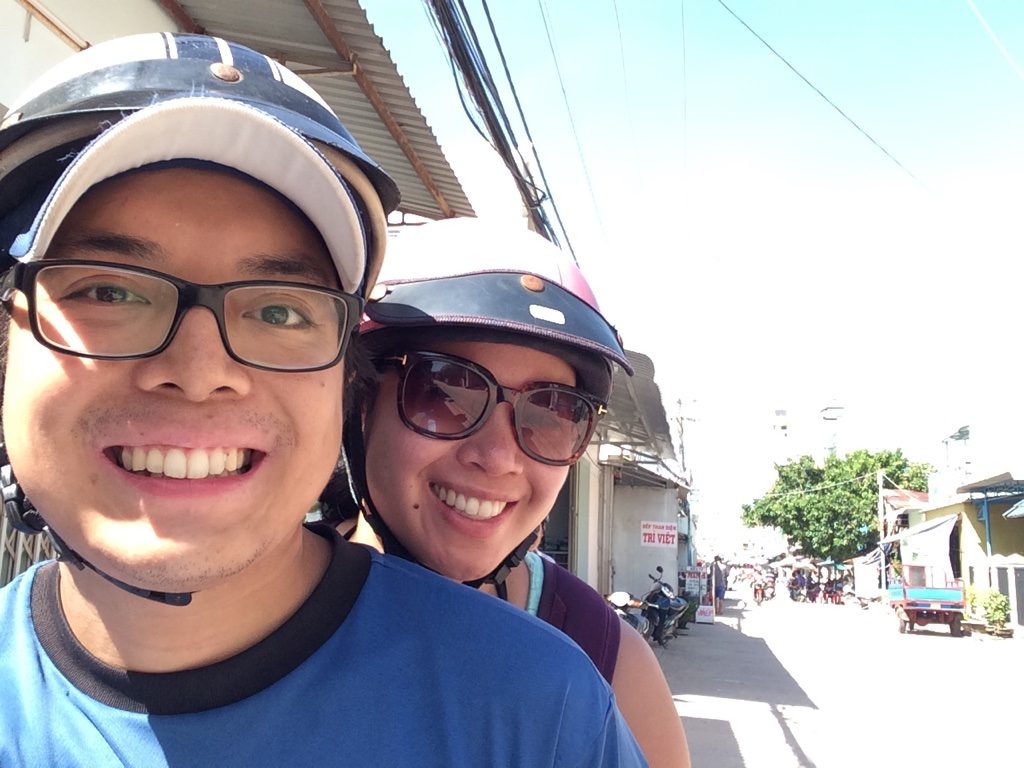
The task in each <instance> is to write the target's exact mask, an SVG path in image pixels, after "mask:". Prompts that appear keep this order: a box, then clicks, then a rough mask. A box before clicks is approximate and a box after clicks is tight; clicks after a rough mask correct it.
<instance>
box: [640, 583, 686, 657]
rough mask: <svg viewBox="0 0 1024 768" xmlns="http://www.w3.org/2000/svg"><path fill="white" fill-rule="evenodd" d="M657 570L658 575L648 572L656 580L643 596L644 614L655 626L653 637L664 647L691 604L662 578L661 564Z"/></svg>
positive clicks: (673, 634)
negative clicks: (677, 594)
mask: <svg viewBox="0 0 1024 768" xmlns="http://www.w3.org/2000/svg"><path fill="white" fill-rule="evenodd" d="M655 570H657V571H658V575H657V576H652V575H651V574H647V575H648V577H649V578H650V579H651V581H653V582H654V587H653V589H651V591H650V592H648V593H647V594H646V595H645V596H644V598H643V600H644V603H646V607H645V608H644V615H645V616H646V617H647V618H648V620H649V621H650V622H651V625H652V627H653V631H652V633H651V637H652V638H653V639H654V640H655V641H656V642H657V643H658V644H659V645H661V646H662V647H664V646H665V645H666V644H667V643H668V641H669V639H670V638H672V637H674V636H675V633H676V629H677V628H678V625H679V622H680V620H681V619H682V617H683V615H684V614H685V613H686V611H687V609H688V608H689V607H690V604H689V602H687V600H686V599H684V598H682V597H677V596H676V593H675V591H674V590H673V589H672V587H670V586H669V585H668V584H666V583H665V582H664V581H663V580H662V578H661V577H662V575H663V574H664V572H665V571H664V569H663V568H662V567H661V566H660V565H659V566H658V567H657V568H656V569H655Z"/></svg>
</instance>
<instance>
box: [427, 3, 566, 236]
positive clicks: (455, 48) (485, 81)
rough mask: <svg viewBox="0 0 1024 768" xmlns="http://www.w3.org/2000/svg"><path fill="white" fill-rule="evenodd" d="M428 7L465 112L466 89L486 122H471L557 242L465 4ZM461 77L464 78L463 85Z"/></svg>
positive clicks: (539, 225) (537, 224)
mask: <svg viewBox="0 0 1024 768" xmlns="http://www.w3.org/2000/svg"><path fill="white" fill-rule="evenodd" d="M425 3H426V4H427V6H428V8H429V9H430V11H431V12H432V14H433V16H434V19H435V23H436V28H437V30H438V31H439V33H440V34H441V36H442V38H443V40H444V43H445V46H446V48H447V49H448V56H449V58H450V60H451V62H452V72H453V74H456V73H457V75H456V87H457V88H459V89H460V93H459V95H460V98H462V99H463V108H464V109H465V110H466V112H467V115H468V114H469V109H468V105H467V103H466V100H465V99H464V98H463V94H462V91H461V89H462V88H463V87H464V88H465V90H466V91H467V92H468V95H469V96H470V97H471V98H472V101H473V103H474V105H475V106H476V109H477V111H478V113H479V115H480V117H481V118H482V120H483V127H481V126H480V125H478V124H477V123H476V121H475V120H474V119H473V117H472V116H471V115H470V122H471V123H473V125H474V126H475V127H476V128H477V130H478V131H479V132H480V133H481V135H483V136H484V138H485V139H486V140H489V141H490V143H491V145H492V146H493V147H494V148H495V151H496V152H497V153H498V156H499V157H501V159H502V160H503V161H504V163H505V166H506V167H507V168H508V170H509V172H510V173H511V174H512V179H513V181H514V182H515V184H516V187H517V188H518V189H519V194H520V197H521V199H522V200H523V203H524V205H525V206H526V210H527V215H528V216H529V217H530V220H531V222H532V224H533V227H534V229H536V230H537V232H539V233H540V234H542V235H544V236H545V237H547V238H548V239H550V240H552V241H555V242H557V238H556V237H555V235H554V231H553V230H552V227H551V223H550V222H549V221H548V219H547V214H546V213H545V211H544V209H543V208H542V203H543V195H544V192H543V190H541V189H540V188H539V187H538V186H537V185H536V183H535V182H534V180H533V177H532V175H531V173H530V169H529V168H528V167H526V165H525V163H523V160H522V156H521V155H520V154H519V151H518V148H517V143H516V139H515V135H514V133H513V131H512V126H511V124H510V122H509V119H508V115H507V114H506V113H505V109H504V107H503V105H502V103H501V98H500V95H499V93H498V90H497V87H496V86H495V84H494V79H493V78H492V77H491V73H490V70H489V68H488V66H487V61H486V58H485V57H484V54H483V51H482V50H481V48H480V43H479V40H478V39H477V35H476V31H475V30H474V29H473V23H472V20H471V19H470V17H469V13H468V11H467V10H466V7H465V4H464V3H463V2H462V0H425ZM458 75H461V83H460V81H459V78H458ZM485 131H486V132H485Z"/></svg>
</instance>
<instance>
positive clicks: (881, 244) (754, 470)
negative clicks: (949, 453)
mask: <svg viewBox="0 0 1024 768" xmlns="http://www.w3.org/2000/svg"><path fill="white" fill-rule="evenodd" d="M490 5H491V11H492V14H493V16H494V20H495V24H496V27H497V30H498V33H499V36H500V38H501V41H502V44H503V46H504V49H505V53H506V56H507V57H508V60H509V66H510V68H511V71H512V75H513V78H514V81H515V84H516V87H517V90H518V93H519V96H520V99H521V100H522V102H523V107H524V111H525V113H526V117H527V120H528V122H529V126H530V129H531V132H532V134H533V138H534V142H535V145H536V147H537V150H538V152H539V154H540V158H541V161H542V163H543V165H544V170H545V172H546V174H547V177H548V180H549V182H550V188H551V192H552V193H553V195H554V197H555V200H556V202H557V204H558V206H559V210H560V212H561V214H562V217H563V219H564V221H565V223H566V228H567V230H568V234H569V238H570V240H571V241H572V243H573V245H574V247H575V252H576V254H577V257H578V259H579V261H580V264H581V266H582V267H583V268H584V270H585V271H586V272H587V274H588V276H589V277H590V279H591V280H592V282H593V284H594V288H595V291H596V292H597V294H598V297H599V299H600V300H601V303H602V307H603V309H604V310H605V312H606V314H607V315H608V316H609V317H610V318H611V319H612V321H613V322H614V323H615V324H616V325H618V326H619V328H620V329H621V330H622V332H623V336H624V338H625V340H626V344H627V346H628V347H630V348H632V349H636V350H638V351H641V352H644V353H645V354H648V355H649V356H651V357H652V359H653V360H654V363H655V366H656V369H657V376H656V379H657V381H658V383H659V385H660V386H661V388H662V391H663V394H664V399H665V405H666V408H667V410H668V413H669V416H670V417H673V416H675V413H676V406H675V402H676V400H677V399H678V400H682V401H683V403H684V412H685V414H686V415H687V416H688V417H689V418H692V419H694V421H692V422H687V423H688V428H689V430H690V433H689V434H690V439H691V443H690V444H688V446H687V457H688V459H689V460H690V463H691V465H692V468H693V470H694V472H695V483H696V486H697V490H698V493H697V495H696V497H695V499H696V501H697V502H698V503H699V504H701V505H703V510H702V511H707V512H712V511H721V512H723V513H724V514H725V515H726V516H732V515H735V513H736V512H737V510H738V505H739V503H741V502H744V501H749V500H750V498H751V497H752V496H754V495H757V494H759V493H761V492H763V491H764V490H766V484H768V483H770V482H771V479H772V472H771V462H772V459H773V458H777V457H778V452H779V450H780V448H779V446H778V444H777V442H773V436H772V430H771V425H772V422H773V419H774V410H775V409H778V408H784V409H786V410H787V411H788V412H789V419H790V422H791V423H790V431H791V436H792V438H793V441H794V444H795V445H796V446H797V447H799V448H804V447H806V448H807V449H808V450H814V449H815V448H818V449H820V447H821V446H822V445H823V442H824V440H825V437H824V436H823V435H824V429H823V425H822V424H821V423H820V419H819V417H818V413H819V411H820V409H821V408H823V407H825V406H826V405H830V404H840V405H843V406H844V408H845V411H844V417H843V420H842V421H841V422H840V425H839V427H838V429H839V436H838V440H839V444H840V448H841V449H850V448H856V447H867V448H870V449H873V450H877V449H880V448H885V447H888V448H896V447H902V448H903V449H904V451H905V452H906V453H908V454H909V455H910V456H911V458H912V459H915V460H927V461H933V462H938V461H940V460H941V459H942V454H941V451H942V444H941V439H942V437H944V436H946V435H948V434H949V433H950V432H952V431H955V430H956V428H957V427H958V426H960V425H961V424H964V423H970V422H972V421H973V422H975V423H978V422H979V421H980V420H983V419H985V418H989V419H995V418H997V417H998V418H1002V416H1005V417H1006V419H1005V420H1008V421H1009V422H1013V420H1014V419H1019V418H1020V408H1019V407H1018V406H1017V404H1016V403H1015V402H1014V401H1012V400H1011V398H1012V397H1014V396H1015V395H1016V393H1015V391H1014V389H1015V387H1014V385H1013V380H1014V379H1016V378H1017V377H1018V376H1019V371H1020V368H1021V365H1020V363H1019V362H1018V361H1017V353H1016V350H1017V348H1018V347H1019V344H1020V340H1021V337H1020V333H1019V330H1018V329H1019V328H1020V327H1021V321H1020V320H1019V310H1018V309H1017V307H1018V305H1019V302H1020V299H1019V297H1018V296H1017V293H1018V291H1019V287H1020V284H1021V277H1022V275H1024V269H1022V267H1021V258H1020V256H1021V226H1020V219H1021V216H1020V210H1021V207H1022V206H1021V199H1022V194H1021V192H1022V189H1021V187H1022V180H1024V3H1022V2H1020V1H1019V0H974V2H973V4H972V3H971V2H967V1H966V0H963V1H961V0H916V1H913V0H910V1H901V2H891V0H860V1H859V2H852V1H848V0H830V1H829V2H817V1H812V0H803V1H802V2H800V1H797V0H786V1H783V0H772V1H771V2H768V1H767V0H757V1H755V0H726V5H728V7H729V8H731V9H732V10H733V11H734V12H735V13H736V14H737V15H738V16H740V17H741V18H743V20H744V21H746V22H747V24H749V25H750V26H751V27H752V28H753V29H754V30H755V31H756V32H757V33H758V34H759V35H760V36H761V37H763V38H764V39H765V40H766V41H767V42H768V43H769V44H770V45H771V46H772V47H773V48H774V49H775V50H776V51H778V53H779V54H781V55H782V56H783V57H785V59H786V60H787V61H788V62H789V63H790V64H792V66H793V67H795V68H796V69H797V70H799V72H800V73H801V74H803V75H804V76H805V77H806V78H807V79H808V80H810V81H811V82H812V83H813V84H814V85H815V86H816V87H817V88H818V89H820V90H821V91H822V92H823V93H824V94H825V95H826V96H827V97H828V98H829V99H831V100H832V102H834V103H835V104H836V105H837V106H838V107H839V108H840V109H842V110H843V111H844V112H845V113H846V114H847V115H848V116H849V117H850V118H851V119H852V120H853V121H855V122H856V123H857V124H858V125H859V126H860V128H862V129H863V131H865V132H866V133H868V134H870V136H871V137H872V138H873V139H874V140H875V141H876V142H877V143H878V144H880V145H881V146H882V147H884V148H885V150H887V151H888V152H889V153H890V154H891V155H892V156H893V157H894V158H895V159H896V160H897V161H898V162H899V164H900V165H902V166H903V167H902V168H901V167H900V165H897V163H896V162H894V161H893V159H891V158H890V157H887V156H886V155H885V154H884V153H883V152H882V151H881V150H880V149H879V148H878V147H877V146H875V145H874V144H873V143H872V142H871V141H870V140H869V139H868V138H866V137H865V136H864V135H863V134H862V133H861V132H859V131H858V130H857V129H856V128H855V127H854V126H852V125H851V124H850V122H848V121H847V120H846V119H845V118H844V117H842V116H841V115H840V114H838V113H837V112H836V110H835V109H834V108H833V107H832V106H830V105H829V104H828V103H827V102H826V101H825V100H823V99H822V97H821V96H819V95H818V94H817V93H815V92H814V91H813V90H812V89H811V88H810V87H809V86H808V85H807V84H806V83H805V82H803V81H802V80H801V79H800V78H799V77H798V76H797V75H796V74H795V73H794V72H793V71H792V70H791V69H790V68H788V67H787V66H786V65H785V64H784V63H783V62H782V61H780V60H779V58H777V57H776V56H775V55H774V54H773V53H772V52H771V51H769V50H768V48H766V47H765V45H764V44H763V43H762V42H760V41H759V40H758V39H757V38H755V37H754V36H753V35H752V34H751V32H750V31H748V30H747V29H746V28H744V26H742V25H741V24H740V22H739V21H737V20H736V18H734V17H733V15H731V14H730V13H729V11H728V10H726V8H725V7H724V6H723V5H722V4H721V3H720V2H718V1H717V0H672V1H671V2H670V1H669V0H617V1H616V2H612V0H585V1H584V0H543V2H538V3H531V2H523V1H522V0H517V1H516V2H513V1H512V0H492V1H491V3H490ZM364 6H365V7H366V8H367V11H368V15H369V17H370V20H371V22H373V23H374V24H375V26H376V28H377V30H378V33H379V34H380V35H381V36H382V37H383V39H384V42H385V44H386V45H387V46H388V47H389V48H390V49H391V51H392V54H393V56H394V58H395V60H396V62H397V64H398V67H399V70H400V71H401V73H402V74H403V76H404V77H405V79H406V82H407V84H408V85H409V87H410V90H411V91H412V94H413V96H414V97H415V98H416V99H417V101H418V103H419V104H420V106H421V108H422V109H423V111H424V113H425V115H426V117H427V120H428V122H429V123H430V124H431V125H432V126H433V128H434V130H435V132H436V134H437V136H438V138H439V140H440V142H441V144H442V146H443V147H444V148H445V150H446V152H448V154H449V156H450V158H451V160H452V162H453V165H455V167H456V171H457V172H459V173H460V174H465V176H466V178H467V183H470V182H472V183H474V184H476V183H478V182H476V180H475V179H474V178H473V177H474V175H476V173H475V171H476V168H477V166H478V165H479V164H478V163H477V164H474V162H473V160H472V158H478V157H479V149H478V148H476V149H474V144H475V143H476V142H477V140H476V139H475V138H474V137H475V133H474V131H473V129H472V128H471V127H470V125H469V123H468V121H467V120H466V118H465V116H464V115H463V113H462V110H461V107H460V106H459V104H458V101H457V98H456V92H455V89H454V86H453V83H452V79H451V75H450V74H449V72H448V71H447V68H446V67H447V64H446V60H445V58H444V56H443V53H442V49H441V46H440V44H439V42H438V41H437V40H436V37H435V36H434V33H433V31H432V29H431V27H430V25H429V22H428V19H427V16H426V12H425V11H424V10H423V8H422V7H421V6H420V4H417V3H401V4H399V3H396V2H393V1H392V0H364ZM467 6H468V7H469V9H470V13H471V14H472V18H473V20H474V23H475V25H476V28H477V32H478V34H479V35H480V36H481V37H482V38H485V39H489V32H488V30H487V27H486V21H485V17H484V15H483V12H482V10H481V7H480V5H479V4H478V2H475V1H474V0H467ZM399 8H400V9H401V10H399ZM542 9H543V10H544V12H545V13H546V14H547V19H548V28H549V30H550V35H551V40H552V43H553V47H554V52H555V56H554V57H553V56H552V52H551V48H550V46H549V41H548V36H547V33H546V32H545V27H544V22H543V18H542ZM986 25H987V28H986ZM556 60H557V65H558V70H560V72H561V81H560V80H559V76H558V71H556V67H555V61H556ZM490 64H491V67H492V71H493V73H494V75H495V76H496V77H499V76H500V75H501V72H500V62H499V61H498V59H497V57H496V56H493V57H491V59H490ZM563 88H564V94H563ZM505 104H506V107H507V108H508V109H509V110H513V109H514V105H513V103H512V101H511V98H507V99H506V100H505ZM570 114H571V120H570ZM517 130H518V128H517ZM519 135H520V137H521V138H525V136H524V135H523V133H522V132H521V131H519ZM465 158H470V160H466V159H465ZM460 163H461V166H460ZM467 166H468V167H467ZM471 192H472V190H471ZM1016 426H1017V427H1020V426H1021V424H1020V422H1019V421H1018V422H1017V423H1016ZM790 450H793V445H791V446H790Z"/></svg>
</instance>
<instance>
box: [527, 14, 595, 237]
mask: <svg viewBox="0 0 1024 768" xmlns="http://www.w3.org/2000/svg"><path fill="white" fill-rule="evenodd" d="M537 4H538V5H539V6H540V16H541V19H542V20H543V21H544V33H545V34H546V35H547V38H548V48H550V49H551V58H552V60H553V61H554V63H555V74H556V75H557V77H558V85H559V87H560V88H561V90H562V100H563V101H564V102H565V111H566V113H567V114H568V116H569V127H570V128H571V130H572V136H573V139H574V140H575V142H576V151H577V152H578V153H579V156H580V165H581V166H582V167H583V177H584V179H585V180H586V182H587V190H588V191H589V192H590V200H591V202H592V203H593V204H594V215H595V216H596V217H597V225H598V227H600V229H601V233H602V234H605V229H604V220H603V219H602V218H601V208H600V206H599V205H598V204H597V197H596V196H595V195H594V185H593V183H592V182H591V180H590V170H589V169H588V168H587V161H586V158H585V157H584V156H583V146H582V145H581V144H580V137H579V133H577V131H576V121H575V120H573V116H572V109H571V108H570V106H569V94H568V93H567V92H566V90H565V80H563V78H562V70H561V68H560V67H559V66H558V56H557V54H556V53H555V42H554V40H553V39H552V37H551V27H550V25H549V24H548V15H547V9H546V8H545V7H544V0H537Z"/></svg>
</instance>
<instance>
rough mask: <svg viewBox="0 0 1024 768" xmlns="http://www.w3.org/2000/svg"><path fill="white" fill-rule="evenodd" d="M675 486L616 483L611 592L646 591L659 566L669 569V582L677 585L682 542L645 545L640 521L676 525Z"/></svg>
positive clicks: (640, 592)
mask: <svg viewBox="0 0 1024 768" xmlns="http://www.w3.org/2000/svg"><path fill="white" fill-rule="evenodd" d="M676 509H677V501H676V491H675V489H674V488H673V489H666V488H644V487H639V486H628V485H616V486H615V487H614V496H613V499H612V525H611V530H612V578H611V582H612V585H611V591H616V590H620V589H621V590H626V591H627V592H629V593H630V594H633V595H641V594H645V593H646V592H647V591H648V590H649V589H650V587H651V580H650V579H649V578H648V576H647V575H648V574H653V573H655V570H654V569H655V567H656V566H659V565H660V566H661V567H662V568H664V569H665V581H666V582H668V584H669V585H670V586H671V587H672V588H673V589H675V588H676V578H677V575H676V563H677V560H678V544H676V545H674V546H669V547H666V546H644V545H642V544H641V540H640V523H641V522H642V521H644V520H650V521H654V522H662V523H669V524H670V525H671V527H672V528H675V527H676V520H677V513H676Z"/></svg>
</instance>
